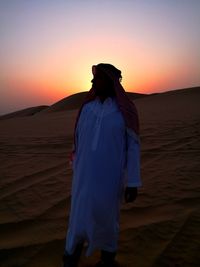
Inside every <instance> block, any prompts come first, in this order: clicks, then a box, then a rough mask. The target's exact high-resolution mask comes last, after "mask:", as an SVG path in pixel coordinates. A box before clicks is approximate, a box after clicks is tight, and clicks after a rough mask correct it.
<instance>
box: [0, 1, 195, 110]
mask: <svg viewBox="0 0 200 267" xmlns="http://www.w3.org/2000/svg"><path fill="white" fill-rule="evenodd" d="M199 14H200V1H199V0H187V1H186V0H124V1H122V0H101V1H100V0H79V1H78V0H0V38H1V45H0V58H1V60H0V114H5V113H8V112H12V111H16V110H19V109H23V108H26V107H31V106H37V105H51V104H53V103H54V102H56V101H58V100H60V99H62V98H64V97H66V96H68V95H71V94H73V93H77V92H81V91H89V90H90V88H91V79H92V72H91V66H92V65H93V64H98V63H111V64H113V65H114V66H116V67H117V68H118V69H120V70H121V71H122V77H123V78H122V85H123V87H124V89H125V91H132V92H141V93H153V92H162V91H167V90H174V89H178V88H186V87H192V86H198V85H200V49H199V47H200V27H199V25H200V15H199Z"/></svg>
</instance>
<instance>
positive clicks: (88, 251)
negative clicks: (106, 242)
mask: <svg viewBox="0 0 200 267" xmlns="http://www.w3.org/2000/svg"><path fill="white" fill-rule="evenodd" d="M117 249H118V244H117V245H116V246H115V248H113V249H111V248H110V247H107V246H101V245H96V246H94V247H91V248H90V247H89V245H88V246H87V248H86V251H85V256H86V257H89V256H91V255H92V254H93V252H94V251H95V250H106V251H110V252H116V251H117Z"/></svg>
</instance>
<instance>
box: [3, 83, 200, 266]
mask: <svg viewBox="0 0 200 267" xmlns="http://www.w3.org/2000/svg"><path fill="white" fill-rule="evenodd" d="M199 99H200V89H199V88H191V89H187V90H177V91H171V92H168V93H162V94H158V95H152V96H148V97H144V98H139V99H136V100H135V104H136V106H137V107H138V111H139V115H140V121H141V144H142V151H141V152H142V153H141V163H142V180H143V187H142V188H140V189H139V195H138V198H137V199H136V201H135V202H133V203H129V204H125V203H123V205H122V207H121V227H120V236H119V250H118V254H117V257H116V259H117V261H118V262H120V263H121V265H122V266H124V267H175V266H176V267H186V266H187V267H191V266H200V182H199V173H200V164H199V162H200V153H199V152H200V123H199V122H200V107H199ZM76 114H77V109H73V110H67V111H66V110H65V111H59V112H58V111H57V112H41V113H40V112H37V113H36V114H34V115H33V116H25V117H12V118H9V119H4V120H1V121H0V149H1V156H0V161H1V165H0V177H1V179H0V249H1V250H0V266H1V267H8V266H9V267H10V266H12V267H17V266H22V267H47V266H48V267H62V254H63V249H64V242H65V235H66V231H67V225H68V218H69V217H68V215H69V208H70V190H71V179H72V170H71V167H70V165H69V164H68V158H67V156H68V153H69V151H70V149H71V145H72V134H73V126H74V120H75V117H76ZM99 256H100V252H99V251H96V252H94V254H93V255H92V256H91V257H88V258H86V257H85V256H84V252H83V256H82V258H81V262H80V267H81V266H92V264H94V263H95V262H97V261H98V258H99Z"/></svg>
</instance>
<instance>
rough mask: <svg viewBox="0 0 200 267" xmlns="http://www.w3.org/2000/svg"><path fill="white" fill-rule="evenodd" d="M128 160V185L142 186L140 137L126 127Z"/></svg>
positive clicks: (126, 171) (126, 170)
mask: <svg viewBox="0 0 200 267" xmlns="http://www.w3.org/2000/svg"><path fill="white" fill-rule="evenodd" d="M126 141H127V143H126V144H127V158H126V159H127V160H126V169H125V173H126V182H127V186H128V187H140V186H142V181H141V174H140V139H139V137H138V136H137V135H136V133H135V132H134V131H133V130H132V129H130V128H126Z"/></svg>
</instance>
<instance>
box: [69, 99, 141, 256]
mask: <svg viewBox="0 0 200 267" xmlns="http://www.w3.org/2000/svg"><path fill="white" fill-rule="evenodd" d="M75 138H76V144H77V147H76V152H75V158H74V161H73V164H72V166H73V179H72V190H71V192H72V193H71V196H72V198H71V208H70V216H69V225H68V231H67V235H66V245H65V249H66V250H67V251H68V253H70V254H71V253H73V251H74V248H75V246H76V245H77V243H79V242H82V241H86V242H87V244H88V245H87V250H86V254H85V255H86V256H90V255H91V254H92V252H93V251H94V250H95V249H104V250H107V251H116V250H117V248H118V236H119V212H120V204H121V203H122V201H123V197H124V190H125V186H130V187H140V186H142V182H141V179H140V141H139V139H138V137H137V135H136V134H135V133H134V132H133V130H131V129H130V128H127V127H126V125H125V121H124V118H123V115H122V113H121V111H120V110H119V108H118V106H117V102H116V98H115V97H108V98H106V99H105V100H104V102H103V103H102V102H101V101H100V98H99V97H98V96H97V97H96V98H95V99H94V100H92V101H90V102H88V103H86V104H85V105H84V106H83V109H82V111H81V114H80V117H79V120H78V124H77V128H76V132H75Z"/></svg>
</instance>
